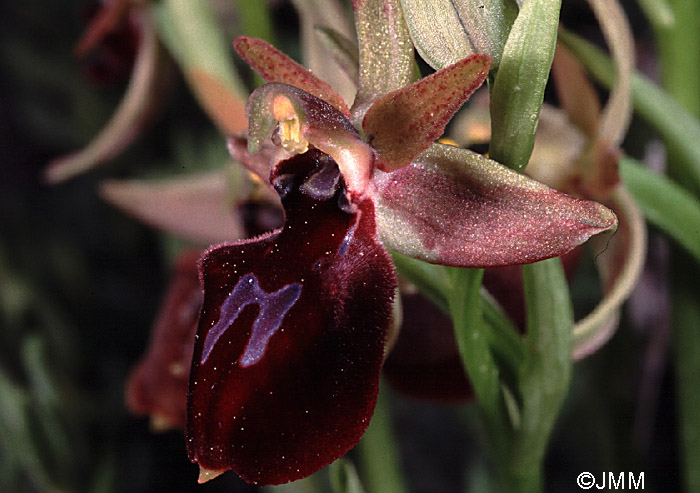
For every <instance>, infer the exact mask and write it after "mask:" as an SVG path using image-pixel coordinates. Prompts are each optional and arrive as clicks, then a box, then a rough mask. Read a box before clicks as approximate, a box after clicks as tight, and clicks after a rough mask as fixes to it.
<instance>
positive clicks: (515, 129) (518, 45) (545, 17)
mask: <svg viewBox="0 0 700 493" xmlns="http://www.w3.org/2000/svg"><path fill="white" fill-rule="evenodd" d="M560 7H561V0H529V1H528V2H525V4H524V5H523V7H522V9H521V10H520V13H519V14H518V17H517V18H516V19H515V23H514V24H513V27H512V29H511V31H510V35H509V36H508V41H506V44H505V47H504V50H503V57H502V58H501V64H500V66H499V69H498V73H497V74H496V80H495V82H494V84H493V89H492V90H491V146H490V148H489V152H490V156H491V158H492V159H494V160H496V161H498V162H501V163H503V164H505V165H507V166H509V167H511V168H514V169H517V170H522V169H524V168H525V166H527V163H528V160H529V159H530V154H531V153H532V148H533V146H534V143H535V130H536V129H537V122H538V120H539V114H540V108H541V106H542V100H543V98H544V89H545V86H546V85H547V80H548V78H549V69H550V67H551V65H552V58H553V57H554V48H555V46H556V39H557V27H558V23H559V9H560Z"/></svg>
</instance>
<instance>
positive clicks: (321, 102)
mask: <svg viewBox="0 0 700 493" xmlns="http://www.w3.org/2000/svg"><path fill="white" fill-rule="evenodd" d="M234 46H235V48H236V49H237V51H238V52H239V54H241V56H242V57H243V58H244V59H245V60H246V61H247V62H248V63H249V64H250V65H251V66H252V67H253V68H254V69H255V70H256V71H257V72H258V73H259V74H260V75H261V76H262V77H263V79H265V80H267V81H268V84H266V85H264V86H262V87H261V88H259V89H257V90H256V91H255V92H253V94H252V95H251V97H250V99H249V101H248V104H247V107H246V113H247V116H248V120H249V132H248V136H247V150H246V148H245V147H244V146H243V143H244V142H245V140H244V139H241V138H237V139H232V140H231V142H230V146H231V148H232V150H233V151H234V154H235V155H236V156H237V157H238V158H239V159H240V160H241V161H242V162H243V163H244V164H245V165H247V166H248V167H249V169H251V170H254V171H257V172H258V173H260V174H261V175H263V177H264V178H265V179H266V181H267V182H268V183H269V184H270V185H271V186H272V187H273V188H274V189H275V190H276V191H277V193H278V194H279V196H280V199H281V201H282V205H283V207H284V209H285V213H286V220H285V224H284V226H283V227H282V228H281V229H278V230H275V231H272V232H270V233H267V234H264V235H262V236H260V237H257V238H255V239H252V240H244V241H240V242H235V243H228V244H223V245H219V246H215V247H212V248H210V249H209V250H208V251H207V252H206V253H205V254H204V256H203V257H202V259H201V260H200V276H201V280H202V286H203V289H204V301H203V306H202V310H201V313H200V321H199V327H198V330H197V335H196V341H195V347H194V354H193V362H192V369H191V372H190V386H189V395H188V411H187V413H188V414H187V429H186V433H187V447H188V452H189V455H190V459H191V460H192V461H193V462H196V463H198V464H199V466H200V471H201V472H200V481H206V480H208V479H211V478H212V477H215V476H217V475H218V474H221V473H223V472H224V471H227V470H230V469H233V470H234V471H235V472H236V473H237V474H239V475H240V476H241V477H242V478H243V479H245V480H246V481H249V482H251V483H255V484H278V483H283V482H287V481H292V480H295V479H298V478H302V477H305V476H308V475H309V474H311V473H313V472H314V471H316V470H318V469H320V468H321V467H323V466H325V465H327V464H329V463H330V462H332V461H334V460H335V459H337V458H339V457H341V456H342V455H344V454H345V453H346V452H347V451H348V450H349V449H350V448H352V447H353V446H354V445H355V444H356V443H357V442H358V440H359V439H360V437H361V436H362V434H363V433H364V431H365V429H366V428H367V425H368V424H369V420H370V418H371V415H372V411H373V409H374V405H375V402H376V398H377V391H378V384H379V373H380V369H381V366H382V361H383V358H384V352H385V343H386V339H387V332H388V330H389V327H390V325H391V322H392V316H391V313H392V301H393V298H394V293H395V290H396V276H395V273H394V267H393V264H392V262H391V258H390V256H389V254H388V251H387V249H391V250H394V251H397V252H400V253H403V254H406V255H409V256H411V257H414V258H418V259H421V260H426V261H429V262H433V263H439V264H443V265H451V266H461V267H485V266H496V265H509V264H519V263H526V262H535V261H537V260H541V259H545V258H549V257H552V256H557V255H561V254H562V253H564V252H566V251H568V250H570V249H572V248H573V247H575V246H576V245H578V244H581V243H582V242H584V241H586V239H588V238H589V237H590V236H591V235H593V234H596V233H599V232H601V231H604V230H607V229H610V228H613V227H614V226H615V224H616V218H615V215H614V214H613V213H612V212H611V211H610V210H608V209H607V208H605V207H604V206H602V205H600V204H597V203H594V202H590V201H586V200H581V199H576V198H573V197H570V196H567V195H564V194H561V193H559V192H556V191H555V190H552V189H549V188H548V187H546V186H544V185H542V184H540V183H538V182H535V181H534V180H532V179H529V178H527V177H525V176H523V175H520V174H518V173H516V172H514V171H511V170H509V169H507V168H506V167H504V166H502V165H500V164H498V163H496V162H494V161H491V160H489V159H487V158H485V157H483V156H481V155H479V154H476V153H473V152H470V151H468V150H464V149H459V148H456V147H452V146H447V145H442V144H434V143H433V142H434V141H435V140H436V139H437V138H439V137H440V136H441V135H442V133H443V132H444V129H445V126H446V124H447V123H448V121H449V120H450V118H451V117H452V115H453V114H454V113H455V112H456V111H457V110H458V109H459V107H460V106H461V105H462V104H463V103H464V102H465V101H466V100H467V99H468V97H469V96H470V95H471V93H472V92H473V91H474V90H475V89H476V88H477V87H478V86H479V85H481V83H482V82H483V81H484V79H485V78H486V76H487V74H488V66H489V58H488V57H486V56H484V55H471V56H469V57H466V58H464V59H463V60H460V61H458V62H457V63H455V64H453V65H451V66H449V67H447V68H445V69H443V70H440V71H438V72H436V73H435V74H433V75H431V76H428V77H426V78H424V79H421V80H419V81H417V82H415V83H412V84H408V85H405V86H403V87H399V88H397V89H394V90H389V91H387V92H385V93H383V94H373V95H370V96H369V97H368V96H367V93H366V92H365V93H363V89H362V86H361V87H360V91H359V93H358V97H357V98H356V102H355V104H354V105H353V108H352V110H349V109H348V107H347V105H346V104H345V102H344V101H343V100H342V98H341V97H340V96H339V95H338V94H337V93H335V91H333V90H332V89H331V87H330V86H329V85H328V84H326V83H324V82H323V81H321V80H320V79H317V78H316V77H315V76H314V75H313V74H312V73H311V72H309V71H307V70H306V69H304V68H303V67H302V66H300V65H298V64H297V63H296V62H294V61H293V60H291V59H290V58H288V57H287V56H286V55H284V54H282V53H281V52H279V51H277V50H276V49H275V48H273V47H272V46H270V45H269V44H267V43H265V42H264V41H261V40H256V39H251V38H245V37H240V38H237V40H236V42H235V43H234ZM361 60H362V58H361ZM361 63H362V62H361ZM378 63H381V61H379V62H378ZM360 73H362V66H361V70H360ZM363 94H364V95H363ZM350 118H352V119H353V120H354V121H355V122H356V125H357V128H356V126H355V125H353V123H352V121H351V119H350ZM265 168H266V171H267V173H268V174H267V176H264V172H263V171H261V170H264V169H265Z"/></svg>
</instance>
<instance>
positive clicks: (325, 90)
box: [233, 36, 350, 115]
mask: <svg viewBox="0 0 700 493" xmlns="http://www.w3.org/2000/svg"><path fill="white" fill-rule="evenodd" d="M233 46H234V48H236V51H237V52H238V54H239V55H240V56H241V58H243V59H244V60H245V61H246V62H247V63H248V65H250V66H251V67H252V68H253V70H255V71H256V72H257V73H258V74H259V75H260V77H262V78H263V79H264V80H265V81H266V82H282V83H285V84H289V85H292V86H294V87H298V88H299V89H301V90H303V91H306V92H308V93H309V94H312V95H314V96H316V97H317V98H319V99H323V100H324V101H326V102H328V103H330V104H332V105H333V106H335V107H336V108H338V109H339V110H340V111H342V112H343V113H345V114H346V115H349V114H350V111H349V110H348V107H347V105H346V104H345V101H343V98H342V97H340V95H339V94H338V93H337V92H335V90H333V88H332V87H331V86H330V85H329V84H328V83H327V82H324V81H322V80H321V79H319V78H318V77H316V76H315V75H314V74H313V73H312V72H311V71H310V70H308V69H307V68H304V67H303V66H302V65H300V64H298V63H297V62H295V61H294V60H292V59H291V58H289V57H288V56H287V55H285V54H284V53H282V52H281V51H279V50H278V49H277V48H275V47H274V46H272V45H271V44H270V43H268V42H267V41H263V40H262V39H255V38H249V37H247V36H238V37H237V38H236V40H235V41H234V42H233Z"/></svg>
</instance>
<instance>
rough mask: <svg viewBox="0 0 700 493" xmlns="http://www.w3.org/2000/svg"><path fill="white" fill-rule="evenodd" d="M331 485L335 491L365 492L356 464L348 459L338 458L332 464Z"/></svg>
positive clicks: (342, 492) (337, 492) (348, 492)
mask: <svg viewBox="0 0 700 493" xmlns="http://www.w3.org/2000/svg"><path fill="white" fill-rule="evenodd" d="M330 476H331V486H332V487H333V491H334V492H335V493H364V492H365V489H364V488H363V487H362V483H361V482H360V478H359V477H358V476H357V471H356V470H355V466H353V465H352V462H350V461H349V460H347V459H338V460H337V461H335V462H334V463H333V464H331V466H330Z"/></svg>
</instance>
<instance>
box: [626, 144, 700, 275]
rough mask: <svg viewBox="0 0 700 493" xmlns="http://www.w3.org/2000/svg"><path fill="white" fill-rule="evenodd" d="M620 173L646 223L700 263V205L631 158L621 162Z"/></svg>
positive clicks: (696, 200) (682, 190)
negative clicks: (667, 236) (669, 238)
mask: <svg viewBox="0 0 700 493" xmlns="http://www.w3.org/2000/svg"><path fill="white" fill-rule="evenodd" d="M620 173H621V174H622V179H623V181H624V183H625V185H626V186H627V188H628V189H629V191H630V193H632V195H633V196H634V198H635V199H636V201H637V203H638V204H639V207H640V208H641V209H642V212H643V213H644V216H645V217H646V219H647V220H648V221H649V222H650V223H651V224H653V225H654V226H656V227H657V228H659V229H661V230H662V231H664V232H665V233H666V234H668V235H669V236H670V237H671V238H673V239H674V240H675V241H677V242H678V244H679V245H681V246H682V247H683V248H685V250H686V251H687V252H688V253H690V254H691V255H692V256H693V257H694V258H695V260H696V261H697V262H699V263H700V201H699V200H698V199H697V198H696V197H694V196H693V195H692V194H691V193H690V192H688V191H687V190H685V189H684V188H682V187H680V186H679V185H676V184H675V183H674V182H673V181H671V180H670V179H668V178H667V177H666V176H664V175H660V174H658V173H654V172H653V171H651V170H649V169H648V168H646V167H644V165H643V164H641V163H637V162H635V161H634V160H633V159H631V158H627V157H625V158H622V159H621V160H620Z"/></svg>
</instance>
